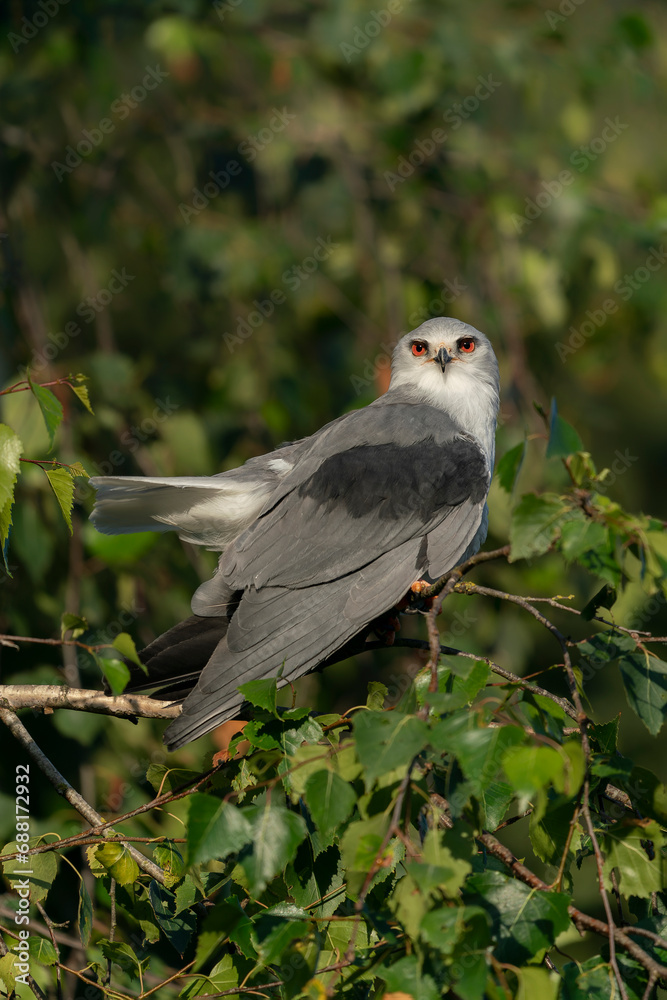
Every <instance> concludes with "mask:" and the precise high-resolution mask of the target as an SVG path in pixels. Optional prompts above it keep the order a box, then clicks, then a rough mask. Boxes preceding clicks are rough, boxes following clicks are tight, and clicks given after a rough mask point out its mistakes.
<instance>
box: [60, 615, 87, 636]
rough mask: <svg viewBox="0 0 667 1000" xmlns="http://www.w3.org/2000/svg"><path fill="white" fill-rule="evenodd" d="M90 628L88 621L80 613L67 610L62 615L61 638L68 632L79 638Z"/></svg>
mask: <svg viewBox="0 0 667 1000" xmlns="http://www.w3.org/2000/svg"><path fill="white" fill-rule="evenodd" d="M88 628H89V625H88V622H87V621H86V619H85V618H81V617H80V616H79V615H73V614H70V612H69V611H65V612H64V613H63V614H62V615H61V616H60V638H61V639H64V638H65V635H66V634H67V632H71V633H72V639H78V638H79V636H80V635H83V633H84V632H85V631H86V630H87V629H88Z"/></svg>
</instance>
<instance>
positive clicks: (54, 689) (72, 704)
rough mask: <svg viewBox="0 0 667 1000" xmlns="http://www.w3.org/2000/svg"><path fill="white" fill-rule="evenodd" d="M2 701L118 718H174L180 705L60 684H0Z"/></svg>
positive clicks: (7, 705) (6, 704)
mask: <svg viewBox="0 0 667 1000" xmlns="http://www.w3.org/2000/svg"><path fill="white" fill-rule="evenodd" d="M0 705H2V706H4V707H5V708H11V709H13V710H16V709H19V708H35V709H38V710H42V711H44V710H46V711H53V709H55V708H69V709H73V710H74V711H77V712H97V713H99V714H101V715H115V716H117V717H118V718H128V717H129V718H131V717H133V716H138V717H139V718H142V719H175V718H176V716H177V715H180V714H181V706H180V705H178V704H174V702H172V701H159V700H158V699H156V698H149V697H148V696H147V695H140V694H119V695H107V694H104V692H103V691H91V690H85V689H83V688H70V687H66V686H65V685H60V684H3V685H0Z"/></svg>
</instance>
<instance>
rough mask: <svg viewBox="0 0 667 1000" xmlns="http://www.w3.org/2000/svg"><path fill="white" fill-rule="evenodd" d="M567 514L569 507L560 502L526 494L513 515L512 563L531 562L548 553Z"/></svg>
mask: <svg viewBox="0 0 667 1000" xmlns="http://www.w3.org/2000/svg"><path fill="white" fill-rule="evenodd" d="M566 513H567V508H566V507H564V505H563V504H562V502H561V501H560V500H559V499H557V498H555V497H551V496H550V495H547V496H539V497H538V496H536V495H535V494H534V493H526V495H525V496H523V497H522V498H521V500H520V501H519V503H518V504H517V506H516V507H515V508H514V510H513V512H512V522H511V524H510V545H511V552H510V557H509V561H510V562H516V560H517V559H530V558H532V557H533V556H539V555H542V553H544V552H546V551H547V550H548V549H549V548H550V547H551V545H552V544H553V542H554V541H555V540H556V538H557V536H558V532H559V529H560V522H561V520H562V519H563V517H564V515H565V514H566Z"/></svg>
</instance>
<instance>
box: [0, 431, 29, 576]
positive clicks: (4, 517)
mask: <svg viewBox="0 0 667 1000" xmlns="http://www.w3.org/2000/svg"><path fill="white" fill-rule="evenodd" d="M22 454H23V442H22V441H21V439H20V437H18V435H17V434H15V433H14V431H13V430H12V429H11V427H7V425H6V424H0V549H2V552H3V556H4V553H5V543H6V542H7V538H8V536H9V529H10V527H11V524H12V505H13V503H14V487H15V486H16V477H17V476H18V474H19V472H20V470H21V455H22ZM6 565H7V563H6V560H5V566H6Z"/></svg>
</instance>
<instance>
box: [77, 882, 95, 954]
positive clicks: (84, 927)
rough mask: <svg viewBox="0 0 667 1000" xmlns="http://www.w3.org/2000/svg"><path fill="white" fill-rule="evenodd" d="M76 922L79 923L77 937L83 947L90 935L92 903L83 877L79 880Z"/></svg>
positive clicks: (85, 946)
mask: <svg viewBox="0 0 667 1000" xmlns="http://www.w3.org/2000/svg"><path fill="white" fill-rule="evenodd" d="M77 923H78V925H79V937H80V938H81V944H82V945H83V947H84V948H87V947H88V944H89V943H90V935H91V933H92V930H93V904H92V902H91V899H90V895H89V894H88V890H87V889H86V883H85V882H84V880H83V879H81V881H80V882H79V911H78V919H77Z"/></svg>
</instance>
